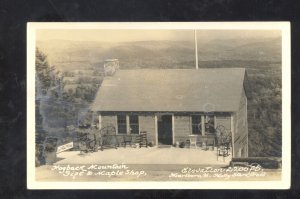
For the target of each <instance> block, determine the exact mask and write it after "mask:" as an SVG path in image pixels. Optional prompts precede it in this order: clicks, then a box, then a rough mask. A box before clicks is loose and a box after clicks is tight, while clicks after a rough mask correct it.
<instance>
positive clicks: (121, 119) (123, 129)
mask: <svg viewBox="0 0 300 199" xmlns="http://www.w3.org/2000/svg"><path fill="white" fill-rule="evenodd" d="M117 123H118V134H126V133H127V125H126V115H117Z"/></svg>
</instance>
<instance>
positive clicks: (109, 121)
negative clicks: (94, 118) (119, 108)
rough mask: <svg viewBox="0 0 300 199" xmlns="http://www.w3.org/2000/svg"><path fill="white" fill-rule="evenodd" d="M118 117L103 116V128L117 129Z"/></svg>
mask: <svg viewBox="0 0 300 199" xmlns="http://www.w3.org/2000/svg"><path fill="white" fill-rule="evenodd" d="M116 122H117V117H116V116H115V115H102V116H101V127H102V128H103V127H107V126H114V127H115V128H116Z"/></svg>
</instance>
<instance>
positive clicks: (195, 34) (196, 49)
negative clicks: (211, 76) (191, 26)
mask: <svg viewBox="0 0 300 199" xmlns="http://www.w3.org/2000/svg"><path fill="white" fill-rule="evenodd" d="M194 36H195V57H196V70H198V43H197V31H196V30H194Z"/></svg>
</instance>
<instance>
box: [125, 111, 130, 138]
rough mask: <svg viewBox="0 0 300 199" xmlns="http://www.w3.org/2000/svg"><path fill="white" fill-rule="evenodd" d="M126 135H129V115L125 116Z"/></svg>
mask: <svg viewBox="0 0 300 199" xmlns="http://www.w3.org/2000/svg"><path fill="white" fill-rule="evenodd" d="M126 134H130V125H129V115H126Z"/></svg>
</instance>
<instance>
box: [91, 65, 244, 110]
mask: <svg viewBox="0 0 300 199" xmlns="http://www.w3.org/2000/svg"><path fill="white" fill-rule="evenodd" d="M244 76H245V69H244V68H213V69H198V70H195V69H136V70H119V71H117V72H116V73H115V74H114V76H111V77H106V78H105V79H104V81H103V83H102V85H101V87H100V89H99V91H98V93H97V95H96V98H95V100H94V102H93V104H92V106H91V110H93V111H159V112H163V111H170V112H207V111H215V112H234V111H236V110H237V109H238V106H239V103H240V100H241V94H242V92H243V83H244Z"/></svg>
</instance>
